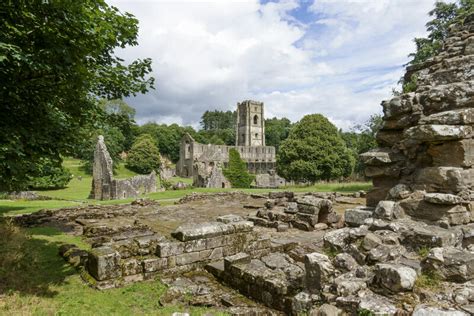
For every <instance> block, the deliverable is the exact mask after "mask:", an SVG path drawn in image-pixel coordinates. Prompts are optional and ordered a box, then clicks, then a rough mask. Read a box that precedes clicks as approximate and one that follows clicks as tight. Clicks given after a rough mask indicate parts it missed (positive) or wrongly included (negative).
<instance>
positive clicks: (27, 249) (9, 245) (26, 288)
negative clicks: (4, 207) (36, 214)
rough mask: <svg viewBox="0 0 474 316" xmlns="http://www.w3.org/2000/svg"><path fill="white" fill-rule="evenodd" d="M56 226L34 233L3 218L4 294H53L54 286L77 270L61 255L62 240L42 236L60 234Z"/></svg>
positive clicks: (0, 271)
mask: <svg viewBox="0 0 474 316" xmlns="http://www.w3.org/2000/svg"><path fill="white" fill-rule="evenodd" d="M59 234H61V232H59V231H58V230H56V229H53V228H48V227H40V228H34V229H32V230H31V231H30V232H26V231H25V230H24V229H21V228H18V227H16V226H14V225H13V224H12V223H11V222H9V221H8V220H0V236H2V238H1V239H0V253H1V254H2V255H1V256H0V294H9V293H12V292H16V293H19V294H20V295H36V296H42V297H52V296H55V295H56V294H57V292H56V291H54V290H52V289H51V287H52V286H55V285H60V284H62V283H64V281H65V279H66V277H68V276H70V275H72V274H74V273H75V270H74V269H73V268H72V267H71V266H70V265H69V264H67V263H66V262H65V261H64V260H63V259H62V258H61V257H60V256H59V255H58V247H59V246H60V244H61V243H59V242H51V241H48V240H45V239H43V238H41V236H53V235H59Z"/></svg>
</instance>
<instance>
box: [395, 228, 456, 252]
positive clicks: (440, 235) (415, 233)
mask: <svg viewBox="0 0 474 316" xmlns="http://www.w3.org/2000/svg"><path fill="white" fill-rule="evenodd" d="M393 226H394V225H393ZM397 226H398V227H397V228H396V229H397V230H398V232H399V233H400V234H401V243H402V244H403V245H405V246H407V247H409V248H412V249H419V248H422V247H428V248H434V247H448V246H454V247H456V246H459V245H460V244H461V241H462V232H461V231H460V230H452V229H451V230H450V229H444V228H441V227H439V226H434V225H426V224H424V223H421V222H415V221H403V222H401V223H400V224H397Z"/></svg>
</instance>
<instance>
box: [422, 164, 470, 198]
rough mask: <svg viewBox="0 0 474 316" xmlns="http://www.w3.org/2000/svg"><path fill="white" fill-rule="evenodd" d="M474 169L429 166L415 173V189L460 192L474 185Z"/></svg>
mask: <svg viewBox="0 0 474 316" xmlns="http://www.w3.org/2000/svg"><path fill="white" fill-rule="evenodd" d="M473 182H474V169H463V168H455V167H428V168H423V169H420V170H419V171H418V172H417V173H416V175H415V186H414V187H415V189H418V190H425V191H427V192H441V193H458V192H461V191H462V190H466V189H468V188H471V187H473Z"/></svg>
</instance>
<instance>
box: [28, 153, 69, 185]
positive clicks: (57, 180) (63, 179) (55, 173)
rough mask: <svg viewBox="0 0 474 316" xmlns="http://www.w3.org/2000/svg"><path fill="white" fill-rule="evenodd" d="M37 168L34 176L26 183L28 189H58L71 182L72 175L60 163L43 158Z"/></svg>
mask: <svg viewBox="0 0 474 316" xmlns="http://www.w3.org/2000/svg"><path fill="white" fill-rule="evenodd" d="M37 167H38V170H37V171H36V172H35V173H36V176H35V177H31V178H30V179H29V181H28V188H30V189H43V190H44V189H60V188H64V187H65V186H66V185H67V184H68V183H69V181H71V178H72V174H71V173H70V172H69V170H67V169H66V168H64V167H63V166H62V165H61V162H60V161H52V160H50V159H46V158H43V159H41V160H40V163H39V164H38V165H37Z"/></svg>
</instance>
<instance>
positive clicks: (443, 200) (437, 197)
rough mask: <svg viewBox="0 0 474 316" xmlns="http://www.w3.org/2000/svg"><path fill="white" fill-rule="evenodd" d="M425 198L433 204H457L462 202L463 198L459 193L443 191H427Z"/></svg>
mask: <svg viewBox="0 0 474 316" xmlns="http://www.w3.org/2000/svg"><path fill="white" fill-rule="evenodd" d="M424 200H425V201H426V202H429V203H432V204H443V205H455V204H459V203H461V202H462V198H461V197H459V196H457V195H454V194H443V193H426V194H425V196H424Z"/></svg>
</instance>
